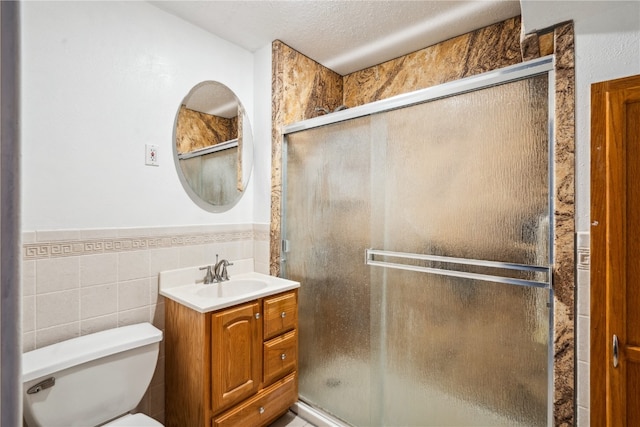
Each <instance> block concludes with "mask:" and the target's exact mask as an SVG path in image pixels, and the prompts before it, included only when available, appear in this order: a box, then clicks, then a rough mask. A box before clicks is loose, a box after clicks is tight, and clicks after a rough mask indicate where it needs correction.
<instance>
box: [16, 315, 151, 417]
mask: <svg viewBox="0 0 640 427" xmlns="http://www.w3.org/2000/svg"><path fill="white" fill-rule="evenodd" d="M161 340H162V331H160V330H159V329H156V328H155V327H154V326H152V325H151V324H150V323H140V324H137V325H130V326H123V327H121V328H116V329H110V330H107V331H102V332H97V333H95V334H90V335H84V336H82V337H78V338H73V339H70V340H67V341H63V342H60V343H57V344H53V345H50V346H47V347H43V348H39V349H37V350H34V351H30V352H27V353H24V354H23V356H22V383H23V401H24V418H25V421H26V423H27V426H29V427H36V426H46V427H55V426H65V427H67V426H83V427H87V426H96V425H98V424H102V423H104V422H106V421H109V420H111V419H113V418H116V417H118V416H120V415H122V414H125V413H127V412H129V411H131V410H133V409H134V408H135V407H136V406H137V405H138V403H139V402H140V400H141V399H142V396H143V395H144V393H145V391H146V390H147V387H148V386H149V383H150V382H151V378H152V377H153V373H154V371H155V367H156V362H157V360H158V349H159V344H160V341H161Z"/></svg>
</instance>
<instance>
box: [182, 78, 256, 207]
mask: <svg viewBox="0 0 640 427" xmlns="http://www.w3.org/2000/svg"><path fill="white" fill-rule="evenodd" d="M174 136H175V152H174V153H175V159H176V163H177V166H178V175H179V176H180V179H181V181H182V184H183V186H184V187H185V190H186V191H187V193H188V194H189V196H190V197H191V198H192V199H193V200H194V201H195V202H196V203H197V204H198V205H200V206H201V207H203V208H204V209H207V210H209V211H213V212H220V211H224V210H227V209H229V208H231V207H232V206H233V205H235V204H236V203H237V202H238V200H240V198H241V197H242V195H243V193H244V191H245V189H246V186H247V183H248V181H249V176H250V174H251V168H252V163H253V162H252V160H253V146H252V143H253V137H252V133H251V125H250V123H249V119H248V117H247V115H246V113H245V111H244V108H243V107H242V104H241V103H240V102H239V100H238V98H237V97H236V95H235V94H234V93H233V91H231V89H229V88H228V87H227V86H225V85H223V84H222V83H218V82H213V81H208V82H203V83H200V84H198V85H197V86H196V87H194V88H193V89H192V90H191V92H190V93H189V94H188V95H187V96H186V97H185V98H184V100H183V102H182V104H181V105H180V109H179V111H178V114H177V117H176V124H175V129H174Z"/></svg>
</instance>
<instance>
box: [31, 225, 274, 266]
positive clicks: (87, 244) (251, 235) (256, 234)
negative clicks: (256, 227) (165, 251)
mask: <svg viewBox="0 0 640 427" xmlns="http://www.w3.org/2000/svg"><path fill="white" fill-rule="evenodd" d="M243 240H268V233H266V232H260V231H253V230H243V231H223V232H217V233H206V234H178V235H166V236H150V237H130V238H127V237H123V238H108V239H87V240H69V241H55V242H39V243H27V244H24V245H23V250H24V252H23V259H24V260H25V261H27V260H35V259H43V258H59V257H68V256H82V255H95V254H102V253H113V252H125V251H140V250H146V249H156V248H171V247H182V246H191V245H205V244H210V243H225V242H238V241H243Z"/></svg>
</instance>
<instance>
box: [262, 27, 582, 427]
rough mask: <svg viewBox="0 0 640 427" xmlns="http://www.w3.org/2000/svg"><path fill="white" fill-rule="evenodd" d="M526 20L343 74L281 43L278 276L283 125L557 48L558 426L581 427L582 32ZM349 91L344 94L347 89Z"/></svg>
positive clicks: (275, 88)
mask: <svg viewBox="0 0 640 427" xmlns="http://www.w3.org/2000/svg"><path fill="white" fill-rule="evenodd" d="M522 41H523V43H522V44H521V43H520V42H521V34H520V18H519V17H515V18H511V19H508V20H505V21H503V22H501V23H498V24H494V25H491V26H488V27H486V28H482V29H479V30H476V31H473V32H471V33H468V34H465V35H462V36H459V37H456V38H453V39H450V40H447V41H444V42H442V43H439V44H437V45H434V46H430V47H427V48H425V49H422V50H420V51H417V52H414V53H412V54H409V55H405V56H403V57H400V58H397V59H394V60H392V61H388V62H385V63H383V64H380V65H377V66H374V67H370V68H367V69H365V70H361V71H357V72H355V73H352V74H349V75H347V76H343V77H342V82H340V76H339V75H337V74H336V73H334V72H333V71H331V70H328V69H327V68H325V67H323V66H322V65H320V64H318V63H316V62H315V61H313V60H311V59H309V58H307V57H305V56H304V55H302V54H300V53H298V52H296V51H295V50H293V49H291V48H290V47H288V46H286V45H285V44H283V43H282V42H280V41H275V42H274V43H273V50H272V55H273V74H272V119H273V121H272V126H273V127H272V192H271V194H272V197H271V206H272V215H271V231H270V234H271V239H270V247H271V256H270V271H271V274H274V275H278V274H279V273H280V249H281V247H280V241H281V234H280V224H281V222H280V215H281V212H280V207H281V183H282V175H281V161H282V151H281V144H282V133H281V129H282V127H283V126H286V125H288V124H291V123H294V122H296V121H300V120H305V119H309V118H312V117H315V116H316V115H317V112H316V111H315V107H324V108H327V109H329V110H333V109H335V108H336V107H337V106H339V105H340V104H345V105H347V106H348V107H353V106H357V105H361V104H364V103H368V102H372V101H377V100H380V99H384V98H388V97H391V96H394V95H398V94H401V93H406V92H410V91H414V90H418V89H422V88H424V87H429V86H432V85H435V84H441V83H445V82H448V81H452V80H456V79H459V78H463V77H468V76H472V75H476V74H479V73H482V72H486V71H490V70H494V69H498V68H502V67H505V66H508V65H512V64H516V63H520V62H522V61H523V60H525V59H526V60H529V59H534V58H536V57H539V56H544V55H547V54H550V53H554V54H555V56H556V75H555V97H556V99H555V118H554V119H555V135H554V137H555V157H556V160H555V165H554V166H555V170H554V173H555V176H554V185H555V188H554V203H555V212H554V222H555V241H554V250H555V265H554V272H553V286H554V322H555V324H554V338H553V339H554V344H553V345H554V365H553V382H554V393H553V397H552V398H553V402H554V411H553V417H554V425H557V426H570V425H574V424H575V415H574V408H575V390H574V383H575V357H574V356H575V336H574V335H575V333H574V329H575V328H574V322H575V307H574V301H575V271H574V270H575V259H574V254H575V247H574V245H575V244H574V232H575V226H574V217H575V212H574V209H575V206H574V152H575V148H574V144H575V142H574V139H575V129H574V127H575V124H574V100H575V93H574V31H573V24H572V23H565V24H559V25H558V26H556V27H555V28H553V29H552V30H545V31H544V33H541V34H531V35H527V36H525V37H523V38H522ZM340 91H342V93H340Z"/></svg>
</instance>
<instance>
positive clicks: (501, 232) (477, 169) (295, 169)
mask: <svg viewBox="0 0 640 427" xmlns="http://www.w3.org/2000/svg"><path fill="white" fill-rule="evenodd" d="M552 70H553V63H552V59H551V58H542V59H541V60H537V61H533V62H529V63H524V64H521V65H518V66H514V67H509V68H507V69H503V70H499V71H495V72H490V73H486V74H483V75H480V76H478V77H473V78H470V79H464V80H460V81H457V82H453V83H449V84H445V85H441V86H437V87H434V88H430V89H425V90H422V91H418V92H414V93H411V94H408V95H403V96H399V97H396V98H391V99H389V100H386V101H380V102H377V103H373V104H369V105H366V106H363V107H357V108H354V109H351V110H347V111H343V112H339V113H334V114H331V115H327V116H323V117H321V118H317V119H311V120H307V121H305V122H301V123H298V124H295V125H291V126H288V127H287V128H286V129H285V139H284V144H283V207H282V208H283V209H282V212H283V217H282V236H283V252H282V265H281V272H282V275H283V276H284V277H287V278H290V279H293V280H297V281H300V283H301V288H300V291H299V292H300V297H299V298H300V308H299V310H300V313H299V322H300V344H299V345H300V349H299V361H300V376H299V390H300V399H301V400H302V401H303V402H305V403H307V404H309V405H311V406H312V407H314V408H318V409H320V410H322V411H324V412H326V413H328V414H331V415H333V416H334V417H336V418H338V419H340V420H342V421H344V422H346V423H348V424H352V425H355V426H398V425H402V426H449V425H465V426H467V425H478V426H486V425H492V426H493V425H504V426H544V425H548V424H549V423H550V422H551V417H550V415H549V414H550V406H551V405H550V396H551V394H550V387H551V381H550V375H551V369H550V367H551V363H552V354H551V343H550V337H552V336H553V335H552V334H551V328H552V324H553V322H552V319H551V316H552V313H553V310H552V307H551V304H552V301H553V298H552V295H551V292H552V290H551V285H550V281H551V273H550V271H551V265H552V263H553V253H552V245H550V241H551V239H552V237H553V224H552V221H551V218H553V216H552V215H551V212H552V211H553V206H552V202H551V199H550V194H551V192H550V187H551V185H552V182H551V176H552V174H551V173H550V172H551V171H550V169H551V167H552V165H553V161H552V160H553V153H552V147H553V144H551V141H550V139H551V135H552V129H551V128H552V123H551V120H550V115H549V110H550V106H552V105H553V93H552V91H550V90H549V88H550V87H551V88H552V87H553V82H552V79H553V71H552Z"/></svg>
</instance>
